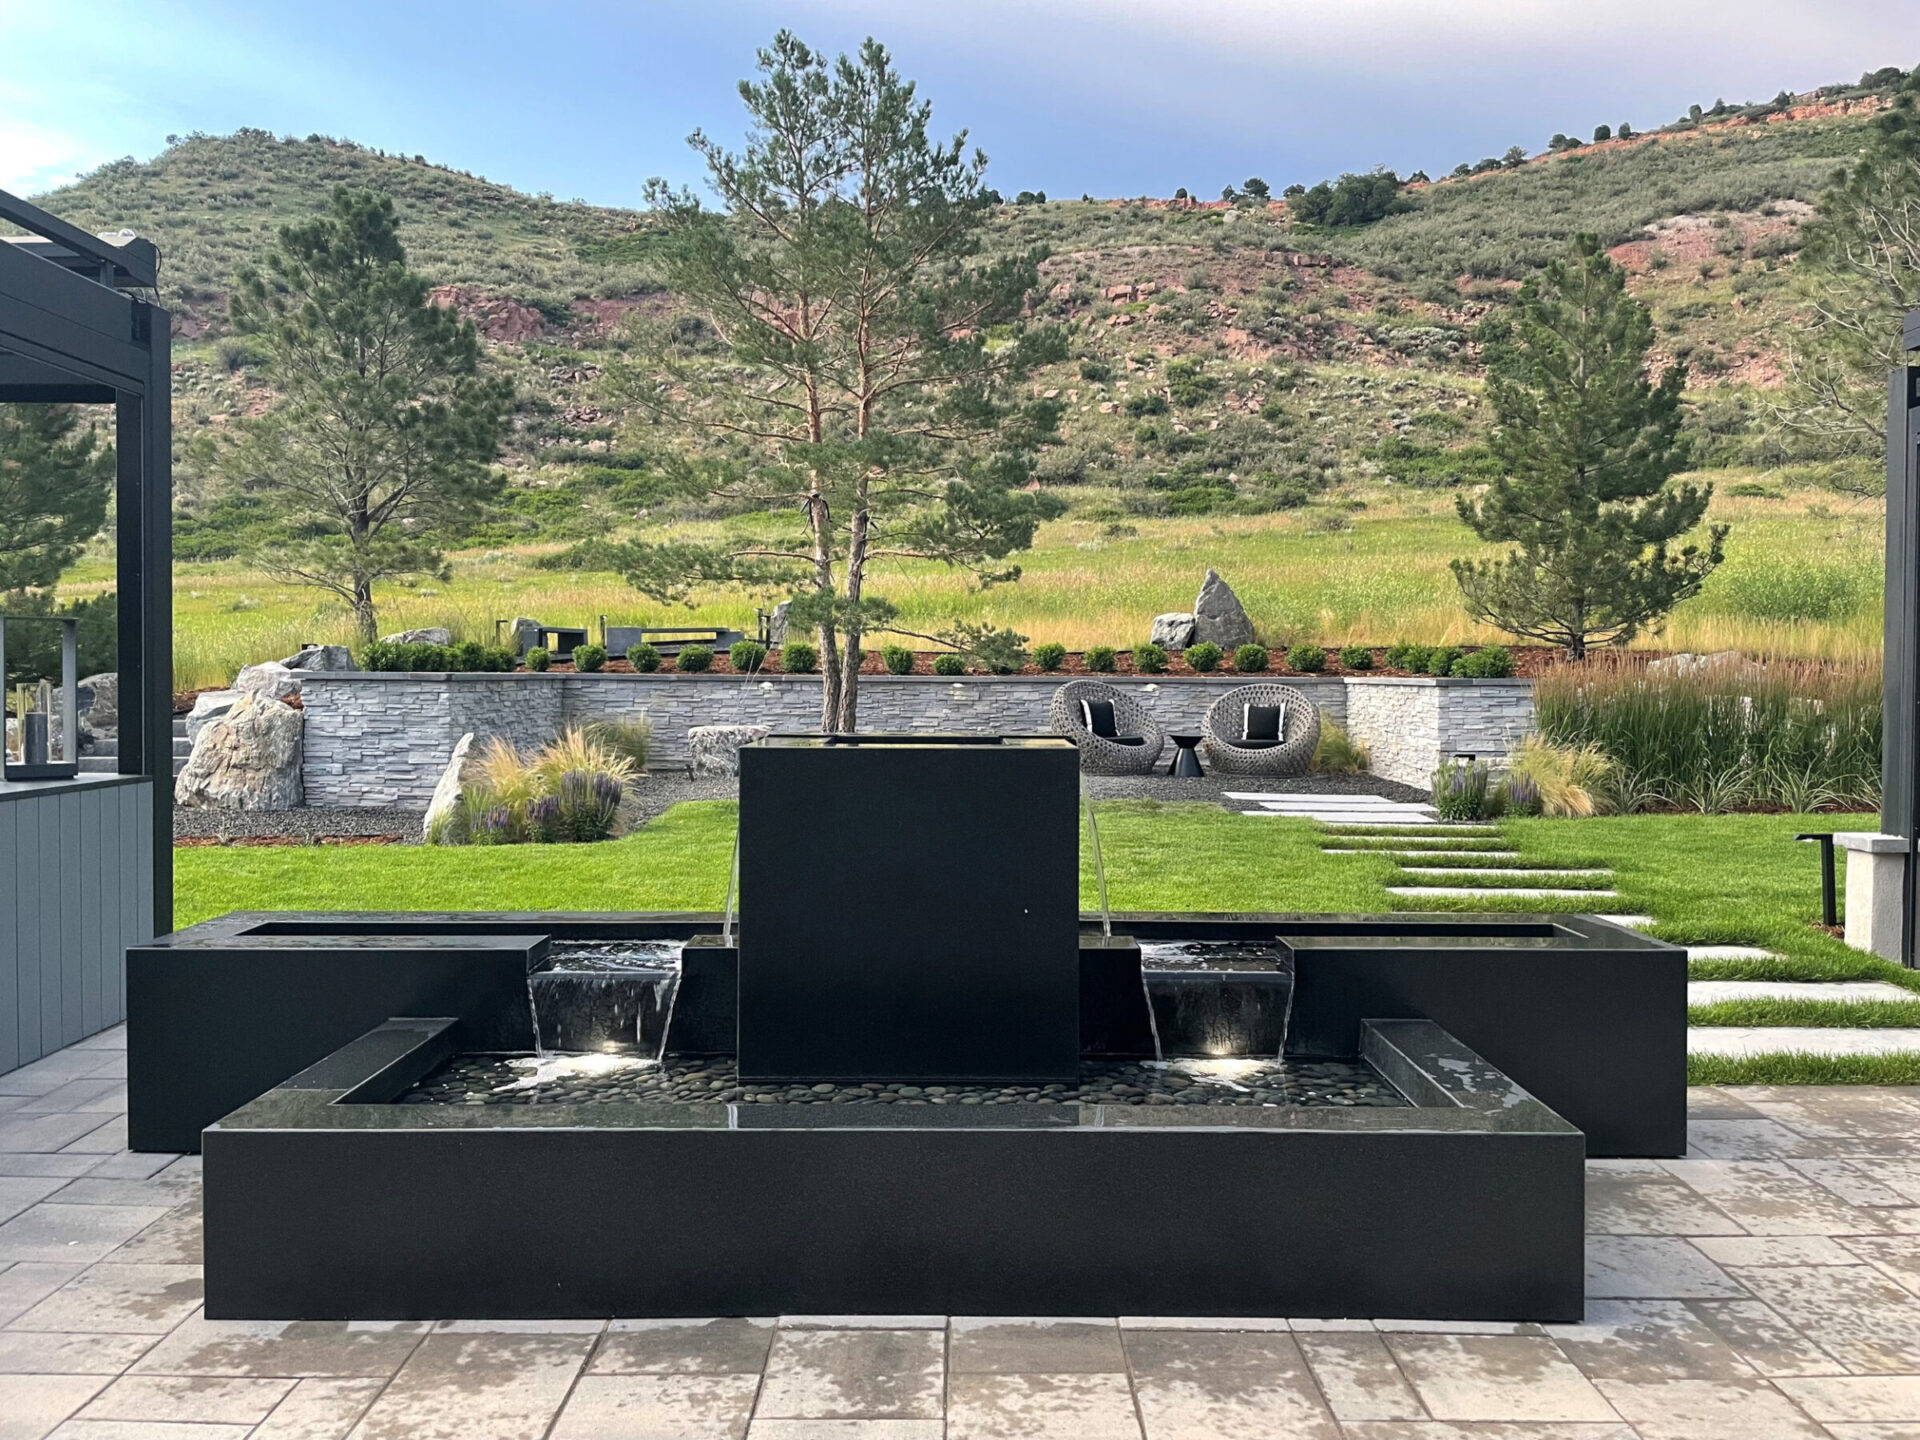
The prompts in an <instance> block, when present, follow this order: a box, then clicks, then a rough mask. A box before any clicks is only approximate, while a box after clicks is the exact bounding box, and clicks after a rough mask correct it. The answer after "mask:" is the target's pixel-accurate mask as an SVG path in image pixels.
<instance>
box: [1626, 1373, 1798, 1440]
mask: <svg viewBox="0 0 1920 1440" xmlns="http://www.w3.org/2000/svg"><path fill="white" fill-rule="evenodd" d="M1595 1383H1596V1384H1597V1385H1598V1386H1599V1387H1600V1393H1601V1394H1603V1395H1605V1396H1606V1397H1607V1399H1608V1401H1609V1402H1610V1403H1611V1404H1612V1405H1613V1408H1614V1409H1616V1410H1618V1411H1619V1412H1620V1414H1621V1416H1622V1417H1623V1418H1624V1419H1626V1421H1627V1422H1628V1423H1629V1424H1631V1425H1632V1426H1633V1428H1634V1429H1635V1430H1637V1431H1638V1432H1639V1433H1640V1436H1641V1440H1824V1437H1823V1436H1822V1434H1821V1431H1820V1427H1819V1426H1818V1425H1816V1424H1814V1423H1813V1421H1811V1420H1809V1419H1808V1418H1807V1417H1806V1415H1805V1413H1804V1412H1803V1411H1801V1409H1800V1408H1799V1407H1798V1406H1796V1405H1795V1404H1794V1403H1793V1402H1792V1401H1790V1400H1788V1399H1787V1398H1786V1397H1785V1396H1784V1395H1782V1394H1781V1393H1780V1392H1779V1391H1778V1390H1775V1389H1774V1388H1773V1387H1772V1386H1771V1385H1769V1384H1768V1383H1767V1382H1766V1381H1764V1380H1762V1379H1760V1378H1759V1377H1758V1376H1754V1377H1752V1378H1748V1379H1739V1378H1733V1377H1728V1376H1720V1377H1718V1378H1716V1379H1712V1380H1652V1381H1643V1382H1642V1381H1631V1380H1598V1381H1596V1382H1595Z"/></svg>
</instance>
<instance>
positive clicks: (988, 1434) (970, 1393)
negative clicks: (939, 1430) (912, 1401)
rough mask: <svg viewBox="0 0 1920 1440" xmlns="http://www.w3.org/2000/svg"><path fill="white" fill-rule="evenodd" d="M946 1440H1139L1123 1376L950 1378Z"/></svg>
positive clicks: (1226, 1437)
mask: <svg viewBox="0 0 1920 1440" xmlns="http://www.w3.org/2000/svg"><path fill="white" fill-rule="evenodd" d="M1166 1433H1168V1434H1169V1435H1174V1434H1181V1435H1184V1434H1185V1433H1189V1432H1180V1431H1168V1432H1166ZM1210 1433H1211V1434H1212V1435H1213V1436H1214V1437H1216V1440H1237V1437H1236V1436H1233V1435H1231V1434H1229V1433H1225V1432H1210ZM947 1440H1140V1422H1139V1419H1138V1418H1137V1417H1136V1415H1135V1414H1134V1409H1133V1396H1132V1395H1131V1394H1130V1393H1129V1392H1128V1389H1127V1380H1126V1377H1125V1376H1124V1375H1087V1374H1078V1375H955V1376H954V1377H953V1378H952V1380H951V1381H950V1382H949V1383H948V1388H947Z"/></svg>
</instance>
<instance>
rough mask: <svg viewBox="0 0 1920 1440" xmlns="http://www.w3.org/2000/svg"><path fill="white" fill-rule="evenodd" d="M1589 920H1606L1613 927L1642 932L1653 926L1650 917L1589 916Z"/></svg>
mask: <svg viewBox="0 0 1920 1440" xmlns="http://www.w3.org/2000/svg"><path fill="white" fill-rule="evenodd" d="M1587 919H1589V920H1606V921H1609V922H1611V923H1612V924H1615V925H1624V926H1626V927H1627V928H1628V929H1629V930H1644V929H1646V928H1647V927H1648V926H1649V925H1651V924H1653V917H1652V916H1651V915H1589V916H1587Z"/></svg>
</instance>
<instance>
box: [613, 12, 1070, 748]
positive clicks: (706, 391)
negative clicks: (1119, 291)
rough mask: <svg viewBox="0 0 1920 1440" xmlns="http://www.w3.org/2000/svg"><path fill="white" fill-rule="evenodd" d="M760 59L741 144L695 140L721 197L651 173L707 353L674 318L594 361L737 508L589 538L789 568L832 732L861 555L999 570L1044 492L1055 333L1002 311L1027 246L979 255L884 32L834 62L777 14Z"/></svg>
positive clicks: (767, 571)
mask: <svg viewBox="0 0 1920 1440" xmlns="http://www.w3.org/2000/svg"><path fill="white" fill-rule="evenodd" d="M759 69H760V79H759V80H758V81H751V80H750V81H745V82H742V84H741V86H740V94H741V97H742V99H743V100H744V101H745V102H746V106H747V111H748V117H749V122H750V123H749V128H748V139H747V146H746V149H745V151H744V152H743V153H739V154H734V153H731V152H729V151H727V150H724V149H722V148H721V147H720V145H718V144H717V143H716V142H714V141H712V140H710V139H708V138H707V137H706V136H705V135H702V134H699V133H697V132H696V133H695V134H694V136H693V137H692V140H691V143H692V145H693V147H694V148H695V149H696V150H697V151H698V152H699V153H700V155H701V157H702V158H703V159H704V160H705V161H706V164H707V170H708V177H709V180H710V183H711V185H712V187H713V190H714V191H715V193H716V194H717V195H718V197H719V199H720V201H721V204H722V206H723V209H722V210H721V211H718V212H716V211H712V210H708V209H706V208H704V207H703V206H702V205H701V203H700V202H699V200H698V199H696V198H695V197H694V196H692V195H691V194H689V193H688V192H686V191H683V190H682V191H676V190H671V189H669V188H668V187H667V186H666V184H665V183H664V182H662V181H655V182H653V183H652V184H651V185H650V186H649V199H650V200H651V201H652V203H653V205H654V208H655V215H656V219H657V223H658V232H657V233H658V234H659V236H660V239H659V242H658V243H659V252H658V253H660V254H661V256H662V257H663V259H664V262H665V271H666V278H667V280H668V283H669V284H670V286H671V287H672V289H673V292H674V294H675V295H676V297H677V298H678V299H679V300H680V301H681V302H682V303H683V304H684V305H686V306H687V307H688V308H689V309H691V310H692V311H693V312H694V313H695V314H696V315H698V316H699V317H700V318H701V321H702V322H703V324H704V326H705V327H707V328H708V329H709V330H710V333H711V334H713V335H715V336H717V337H718V338H719V340H720V342H722V351H721V353H719V354H714V353H712V352H711V351H709V352H704V353H703V352H700V351H697V350H696V351H691V352H690V351H688V350H687V349H686V348H685V347H683V346H677V345H676V344H675V342H674V339H673V332H672V331H671V330H670V329H669V330H668V331H666V332H663V333H661V334H659V335H657V336H655V337H652V342H651V343H646V342H647V341H648V338H649V337H646V336H642V337H641V338H642V342H643V349H644V351H645V354H644V358H643V359H642V360H641V362H640V363H639V364H638V365H634V366H630V367H628V368H626V369H625V370H624V371H622V372H619V373H617V374H616V376H615V379H614V388H615V390H616V392H617V393H618V394H620V395H621V396H622V397H623V398H625V399H627V400H628V401H630V402H632V403H634V404H637V405H638V406H639V407H640V408H641V409H642V410H643V411H644V412H646V413H647V414H650V415H651V416H653V417H654V418H656V419H657V420H660V421H663V422H668V423H671V424H672V425H673V426H674V427H675V428H676V429H678V430H679V431H680V432H681V433H682V434H683V435H684V436H685V437H686V438H687V440H688V441H689V442H690V448H691V450H692V455H693V458H692V459H690V460H688V461H687V462H685V463H683V464H682V465H681V466H680V470H679V473H680V475H681V477H682V480H683V482H684V483H685V484H686V485H687V486H688V487H689V488H695V489H699V490H701V491H703V492H705V493H707V494H709V495H719V496H722V497H725V499H726V501H727V504H728V506H729V508H731V509H733V510H735V511H736V512H739V511H745V512H747V513H746V515H745V516H744V517H743V518H742V520H741V521H739V522H738V524H739V529H738V531H737V533H736V534H735V535H734V536H732V537H730V538H729V539H728V540H726V541H723V542H721V543H718V544H680V543H664V544H650V543H646V542H639V541H635V542H628V543H625V544H621V545H615V546H610V547H597V548H596V550H595V552H594V553H595V555H596V556H597V557H600V558H598V559H597V560H596V563H601V564H604V563H609V562H610V563H611V564H612V565H613V566H614V568H616V569H619V570H620V571H621V572H622V573H624V574H625V575H626V577H627V579H628V581H629V582H630V583H631V584H633V585H634V586H635V587H636V588H638V589H640V590H641V591H643V592H645V593H646V594H648V595H650V596H653V597H654V598H657V599H661V600H678V599H681V598H683V597H684V596H685V595H686V594H687V593H688V591H689V590H690V589H691V588H692V587H694V586H696V585H699V584H713V583H720V584H736V585H741V586H748V587H755V588H761V589H773V588H775V587H779V588H785V589H788V590H789V591H790V593H791V592H793V591H797V593H796V594H794V600H793V608H792V610H791V612H790V614H789V624H790V625H791V626H793V627H795V628H796V629H802V628H804V629H812V630H813V631H814V632H815V635H816V636H817V640H818V649H819V655H820V669H821V676H822V694H821V726H822V728H823V729H825V730H829V731H851V730H854V729H855V728H856V727H857V719H858V705H859V662H860V655H861V648H862V647H861V641H862V639H863V637H864V636H865V635H866V634H867V633H868V632H870V631H875V630H885V629H887V628H889V627H890V626H891V624H892V621H893V619H894V617H895V611H894V607H893V606H892V605H890V604H889V603H888V602H887V601H886V600H885V599H884V598H882V597H880V596H877V595H875V594H872V593H871V592H870V591H869V589H868V571H869V568H870V567H871V566H872V565H873V563H874V562H875V561H876V560H879V559H886V560H891V561H898V560H933V561H938V562H941V563H944V564H947V565H951V566H956V567H959V568H961V569H963V570H966V571H968V572H970V573H971V575H972V576H973V577H974V578H975V580H976V581H977V582H978V583H980V584H982V585H990V584H994V583H996V582H999V581H1003V580H1013V579H1017V578H1018V577H1019V574H1020V570H1019V567H1018V566H1013V565H1007V564H1005V563H1003V562H1004V561H1005V559H1006V557H1007V556H1008V555H1010V554H1012V553H1014V552H1015V551H1019V550H1024V549H1026V548H1027V547H1028V546H1030V545H1031V544H1032V543H1033V535H1034V531H1035V529H1036V527H1037V526H1038V525H1039V524H1040V522H1041V521H1043V520H1046V519H1050V518H1052V517H1054V516H1056V515H1059V514H1061V513H1063V511H1064V510H1065V506H1064V505H1063V504H1062V503H1061V502H1060V500H1059V499H1058V498H1057V497H1055V496H1051V495H1047V494H1044V493H1040V492H1028V491H1026V490H1025V489H1024V488H1023V487H1024V486H1025V485H1026V483H1027V481H1028V480H1029V479H1030V478H1031V476H1032V471H1033V458H1034V454H1035V452H1036V450H1037V448H1038V446H1039V444H1040V442H1041V441H1042V440H1043V439H1045V438H1046V437H1047V436H1048V435H1050V434H1051V433H1052V430H1053V427H1054V424H1055V423H1056V421H1057V420H1058V418H1059V414H1060V406H1059V404H1058V403H1057V402H1055V401H1047V400H1034V399H1031V398H1030V397H1024V396H1022V395H1021V394H1020V393H1019V385H1018V382H1020V381H1021V380H1023V379H1025V378H1026V377H1027V376H1028V375H1030V374H1031V373H1032V371H1033V370H1034V369H1035V368H1036V367H1038V366H1039V365H1041V364H1044V363H1050V362H1052V361H1055V360H1061V359H1065V358H1066V341H1065V336H1064V334H1063V333H1062V332H1060V331H1058V330H1056V329H1052V328H1048V327H1039V326H1032V325H1028V324H1027V323H1025V321H1024V319H1023V312H1024V310H1025V308H1026V301H1027V297H1028V296H1029V294H1030V293H1031V292H1032V291H1033V289H1034V288H1035V287H1036V286H1037V284H1038V283H1039V282H1038V262H1039V258H1040V256H1039V254H1038V253H1037V252H1035V253H1030V254H1020V255H1012V256H1008V257H1005V258H1001V259H993V260H989V259H985V258H983V257H982V256H981V254H980V249H981V235H982V230H983V226H984V225H985V223H986V220H987V218H988V217H987V215H986V207H985V204H984V201H983V198H982V196H983V191H982V187H981V182H982V178H983V176H984V173H985V167H986V157H985V156H983V155H981V154H980V153H979V152H978V151H974V152H973V153H972V154H971V155H969V154H968V153H967V150H966V143H965V142H966V136H965V135H964V133H963V134H961V135H957V136H955V137H954V138H953V139H951V140H949V141H946V142H944V143H942V142H938V141H935V140H933V139H931V138H930V137H929V134H928V126H929V123H930V120H931V109H930V107H929V106H928V105H927V104H926V103H925V102H923V101H919V100H917V99H916V98H915V95H914V87H913V85H912V84H911V83H910V82H908V81H905V80H903V79H901V77H900V75H899V74H898V72H897V71H896V70H895V69H894V67H893V62H892V60H891V59H890V58H889V57H888V55H887V52H886V50H885V49H884V48H883V47H882V46H881V45H879V44H878V43H877V42H875V41H873V40H868V41H867V42H866V43H865V44H864V45H863V46H861V48H860V52H859V54H858V55H857V56H853V57H849V56H841V57H840V58H839V60H838V61H837V62H835V61H830V60H829V59H828V58H827V57H826V56H825V55H822V54H818V53H816V52H814V51H812V50H810V49H808V48H807V47H806V46H805V45H803V44H802V43H801V42H800V41H799V40H798V39H796V38H795V37H794V36H793V35H791V34H789V33H787V32H784V31H783V32H781V33H780V34H779V35H777V36H776V37H775V38H774V41H773V44H772V46H771V47H770V48H769V49H767V50H764V51H762V52H761V53H760V57H759ZM843 642H844V643H843Z"/></svg>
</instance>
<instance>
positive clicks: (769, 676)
mask: <svg viewBox="0 0 1920 1440" xmlns="http://www.w3.org/2000/svg"><path fill="white" fill-rule="evenodd" d="M403 680H404V681H420V680H434V681H449V680H452V681H460V682H463V683H472V684H487V683H499V682H501V681H517V682H522V683H525V682H531V681H546V682H549V683H551V682H555V681H567V680H582V681H591V682H594V683H597V684H605V683H618V684H633V683H635V682H640V681H644V682H648V683H653V682H658V681H662V680H668V681H672V682H673V683H674V684H676V685H740V684H743V683H745V684H753V685H762V684H772V683H779V684H787V685H818V684H819V683H820V677H819V675H817V674H814V675H786V674H782V673H781V672H779V671H772V672H769V673H766V674H762V675H758V676H749V675H731V674H728V675H715V674H711V673H707V672H702V673H699V674H692V675H689V674H685V673H683V672H681V671H678V670H655V671H650V672H648V673H646V674H635V673H631V672H629V671H625V670H621V671H615V672H613V673H611V674H609V673H606V672H597V673H589V674H585V675H583V674H580V673H579V672H577V671H573V670H561V671H553V670H547V671H537V670H513V671H504V670H315V671H311V672H309V671H305V670H303V671H301V672H300V683H301V684H302V685H303V686H304V685H312V684H314V683H316V682H318V683H323V684H332V683H334V682H347V683H361V682H366V681H372V682H374V683H382V682H395V681H403ZM1070 680H1103V681H1105V682H1106V683H1107V684H1109V685H1200V686H1207V685H1225V686H1228V687H1229V688H1231V687H1233V686H1238V685H1336V684H1338V685H1431V686H1447V687H1449V688H1452V687H1457V686H1469V685H1480V686H1502V685H1505V686H1511V687H1514V688H1516V689H1518V688H1524V689H1531V688H1532V686H1533V681H1531V680H1529V679H1525V678H1523V677H1519V676H1513V677H1509V678H1507V679H1502V680H1493V679H1477V678H1473V677H1469V676H1461V675H1448V676H1444V677H1443V676H1438V675H1275V674H1272V673H1270V672H1265V671H1263V672H1261V673H1258V674H1252V675H1240V674H1233V675H1099V674H1093V675H1082V674H1078V673H1076V674H1072V675H1068V674H1059V675H862V676H861V677H860V683H861V684H862V685H863V686H865V685H961V686H967V685H977V684H982V683H986V684H995V685H1005V684H1009V683H1021V684H1027V685H1064V684H1066V683H1067V682H1068V681H1070Z"/></svg>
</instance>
